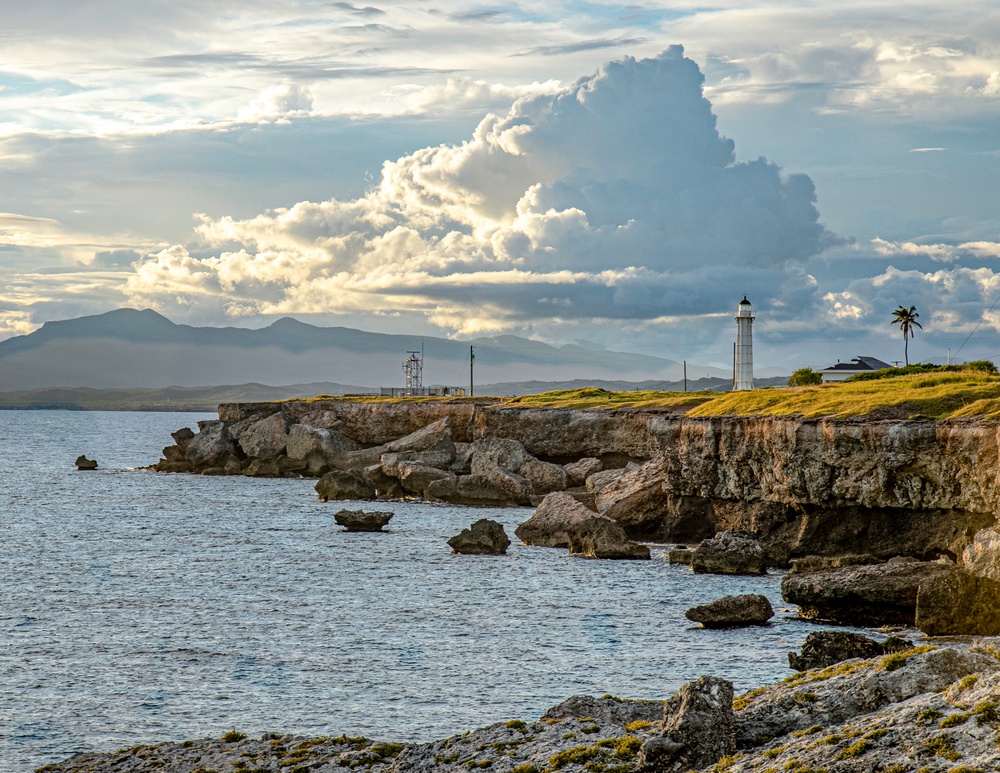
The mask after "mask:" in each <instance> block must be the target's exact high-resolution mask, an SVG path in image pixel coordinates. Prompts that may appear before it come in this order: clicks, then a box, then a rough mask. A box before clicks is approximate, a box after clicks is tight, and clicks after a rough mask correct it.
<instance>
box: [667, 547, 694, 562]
mask: <svg viewBox="0 0 1000 773" xmlns="http://www.w3.org/2000/svg"><path fill="white" fill-rule="evenodd" d="M692 556H694V551H693V550H691V548H689V547H687V546H685V545H681V546H679V547H676V548H671V549H670V551H669V552H668V553H667V563H668V564H684V565H686V566H691V557H692Z"/></svg>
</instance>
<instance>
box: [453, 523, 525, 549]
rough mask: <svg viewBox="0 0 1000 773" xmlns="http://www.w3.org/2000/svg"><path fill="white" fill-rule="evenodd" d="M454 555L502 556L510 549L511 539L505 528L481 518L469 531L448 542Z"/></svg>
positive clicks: (464, 530)
mask: <svg viewBox="0 0 1000 773" xmlns="http://www.w3.org/2000/svg"><path fill="white" fill-rule="evenodd" d="M448 545H449V546H450V547H451V552H452V553H462V554H465V555H491V556H502V555H504V554H505V553H506V552H507V548H508V547H510V538H509V537H508V536H507V533H506V532H505V531H504V530H503V526H502V525H500V524H499V523H497V522H496V521H491V520H489V519H488V518H480V519H479V520H478V521H476V522H475V523H474V524H472V526H470V527H469V528H468V529H462V531H461V533H459V534H457V535H455V536H454V537H452V538H451V539H450V540H448Z"/></svg>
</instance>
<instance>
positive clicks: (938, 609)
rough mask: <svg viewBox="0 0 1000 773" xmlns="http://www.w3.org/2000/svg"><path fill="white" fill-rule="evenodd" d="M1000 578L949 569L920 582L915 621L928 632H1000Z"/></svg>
mask: <svg viewBox="0 0 1000 773" xmlns="http://www.w3.org/2000/svg"><path fill="white" fill-rule="evenodd" d="M998 599H1000V582H997V581H996V580H993V579H991V578H989V577H978V576H976V575H974V574H970V573H969V572H966V571H963V570H961V569H951V570H950V571H948V570H947V569H946V570H945V571H942V572H938V573H935V574H933V575H931V576H930V577H927V578H926V579H923V580H922V581H921V582H920V587H919V588H918V589H917V604H916V606H917V609H916V618H915V623H916V626H917V628H919V629H920V630H921V631H922V632H923V633H925V634H927V635H928V636H959V635H960V636H997V635H1000V604H998V603H997V601H998Z"/></svg>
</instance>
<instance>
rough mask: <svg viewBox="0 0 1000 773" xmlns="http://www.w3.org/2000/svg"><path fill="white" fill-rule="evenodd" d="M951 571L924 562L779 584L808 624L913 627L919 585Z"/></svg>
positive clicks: (824, 573)
mask: <svg viewBox="0 0 1000 773" xmlns="http://www.w3.org/2000/svg"><path fill="white" fill-rule="evenodd" d="M949 571H952V570H949V568H948V567H947V566H945V565H943V564H939V563H936V562H926V561H924V562H917V563H904V564H874V565H867V566H847V567H843V568H841V569H824V570H821V571H818V572H806V573H802V574H787V575H785V576H784V577H783V578H782V580H781V595H782V596H783V597H784V599H785V601H787V602H789V603H791V604H797V605H798V607H799V614H800V615H801V616H802V617H804V618H806V619H808V620H830V621H833V622H837V623H843V624H845V625H861V626H864V625H872V626H879V625H914V624H915V623H916V613H917V590H918V588H919V587H920V584H921V583H922V582H924V581H925V580H928V579H930V578H931V577H934V576H935V575H940V574H946V573H948V572H949Z"/></svg>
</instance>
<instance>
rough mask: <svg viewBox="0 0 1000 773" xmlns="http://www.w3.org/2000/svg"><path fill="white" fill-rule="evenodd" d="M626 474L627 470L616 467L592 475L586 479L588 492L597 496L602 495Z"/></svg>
mask: <svg viewBox="0 0 1000 773" xmlns="http://www.w3.org/2000/svg"><path fill="white" fill-rule="evenodd" d="M626 472H627V470H626V469H625V468H624V467H616V468H614V469H611V470H601V471H600V472H595V473H591V474H590V475H588V476H587V479H586V486H587V490H588V491H592V492H593V493H594V494H595V495H600V494H601V492H602V491H604V489H605V488H607V487H608V486H610V485H611V484H612V483H614V482H615V481H616V480H618V479H619V478H620V477H621V476H622V475H624V474H625V473H626Z"/></svg>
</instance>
